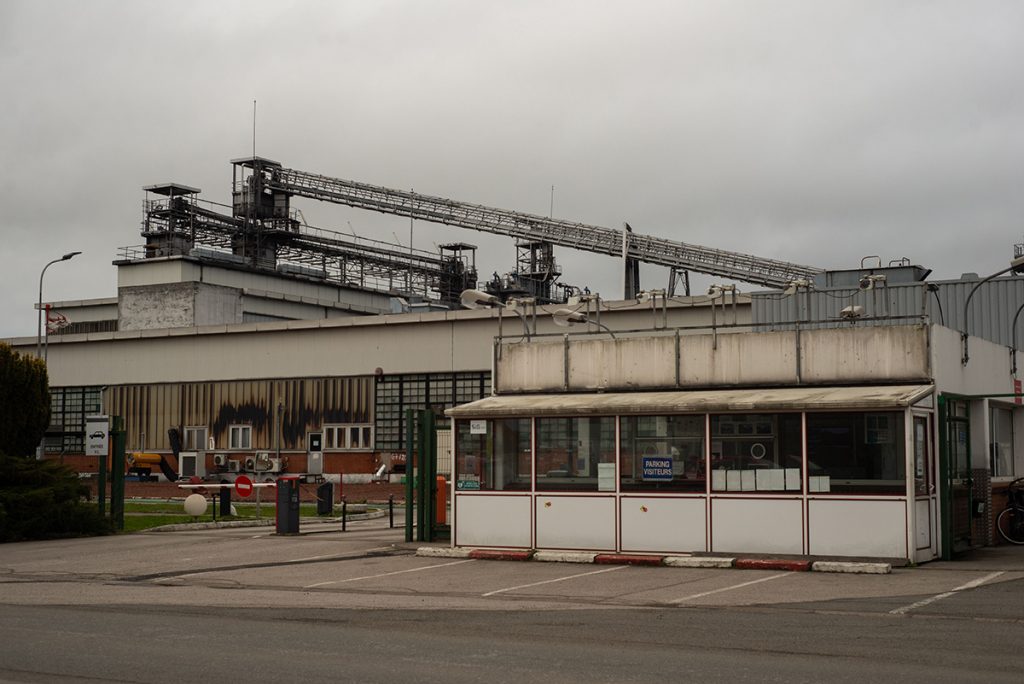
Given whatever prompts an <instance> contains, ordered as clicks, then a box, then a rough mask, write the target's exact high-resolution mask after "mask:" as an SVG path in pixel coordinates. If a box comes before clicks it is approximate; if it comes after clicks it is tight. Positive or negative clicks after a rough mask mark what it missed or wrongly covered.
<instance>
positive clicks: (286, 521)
mask: <svg viewBox="0 0 1024 684" xmlns="http://www.w3.org/2000/svg"><path fill="white" fill-rule="evenodd" d="M277 533H278V534H298V533H299V476H298V475H286V476H284V477H279V478H277Z"/></svg>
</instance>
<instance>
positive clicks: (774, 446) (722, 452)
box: [711, 413, 803, 494]
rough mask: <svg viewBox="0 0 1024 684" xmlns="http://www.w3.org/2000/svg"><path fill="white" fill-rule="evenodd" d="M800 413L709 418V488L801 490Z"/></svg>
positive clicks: (730, 490)
mask: <svg viewBox="0 0 1024 684" xmlns="http://www.w3.org/2000/svg"><path fill="white" fill-rule="evenodd" d="M802 454H803V448H802V438H801V420H800V414H799V413H779V414H771V413H745V414H729V415H718V416H711V490H712V491H714V492H758V493H766V494H773V493H774V494H785V493H787V492H789V493H793V492H800V491H802V467H801V466H802V460H803V459H802Z"/></svg>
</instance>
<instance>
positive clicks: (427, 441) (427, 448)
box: [420, 409, 437, 542]
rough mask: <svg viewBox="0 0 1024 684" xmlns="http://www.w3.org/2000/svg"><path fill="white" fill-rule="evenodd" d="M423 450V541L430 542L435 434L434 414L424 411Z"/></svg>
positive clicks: (433, 526) (434, 496) (434, 498)
mask: <svg viewBox="0 0 1024 684" xmlns="http://www.w3.org/2000/svg"><path fill="white" fill-rule="evenodd" d="M421 423H422V425H423V441H422V445H423V448H422V449H421V450H420V452H421V453H422V456H423V457H422V458H421V459H420V460H421V461H422V462H423V465H422V468H421V469H422V472H423V489H424V494H425V495H426V496H424V506H423V507H424V508H426V509H427V510H426V516H424V520H425V521H426V525H425V527H426V537H427V538H426V539H425V540H424V541H428V542H432V541H435V540H436V533H435V529H436V527H437V432H436V425H435V421H434V412H433V411H431V410H429V409H428V410H426V411H424V412H423V420H422V421H421Z"/></svg>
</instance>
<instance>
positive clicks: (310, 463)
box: [306, 451, 324, 475]
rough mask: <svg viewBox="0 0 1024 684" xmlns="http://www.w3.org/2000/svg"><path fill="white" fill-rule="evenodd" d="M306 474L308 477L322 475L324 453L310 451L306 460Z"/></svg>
mask: <svg viewBox="0 0 1024 684" xmlns="http://www.w3.org/2000/svg"><path fill="white" fill-rule="evenodd" d="M306 472H307V473H309V474H310V475H323V474H324V452H322V451H310V452H309V455H308V457H307V458H306Z"/></svg>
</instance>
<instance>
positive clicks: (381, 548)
mask: <svg viewBox="0 0 1024 684" xmlns="http://www.w3.org/2000/svg"><path fill="white" fill-rule="evenodd" d="M393 548H394V547H392V546H378V547H376V548H373V549H366V550H365V551H357V552H356V553H342V554H337V553H327V554H324V555H322V556H309V557H307V558H295V559H293V560H286V561H284V562H285V563H306V562H308V561H315V560H322V559H324V558H349V557H351V556H354V555H362V554H364V553H373V552H374V551H390V550H391V549H393Z"/></svg>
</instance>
